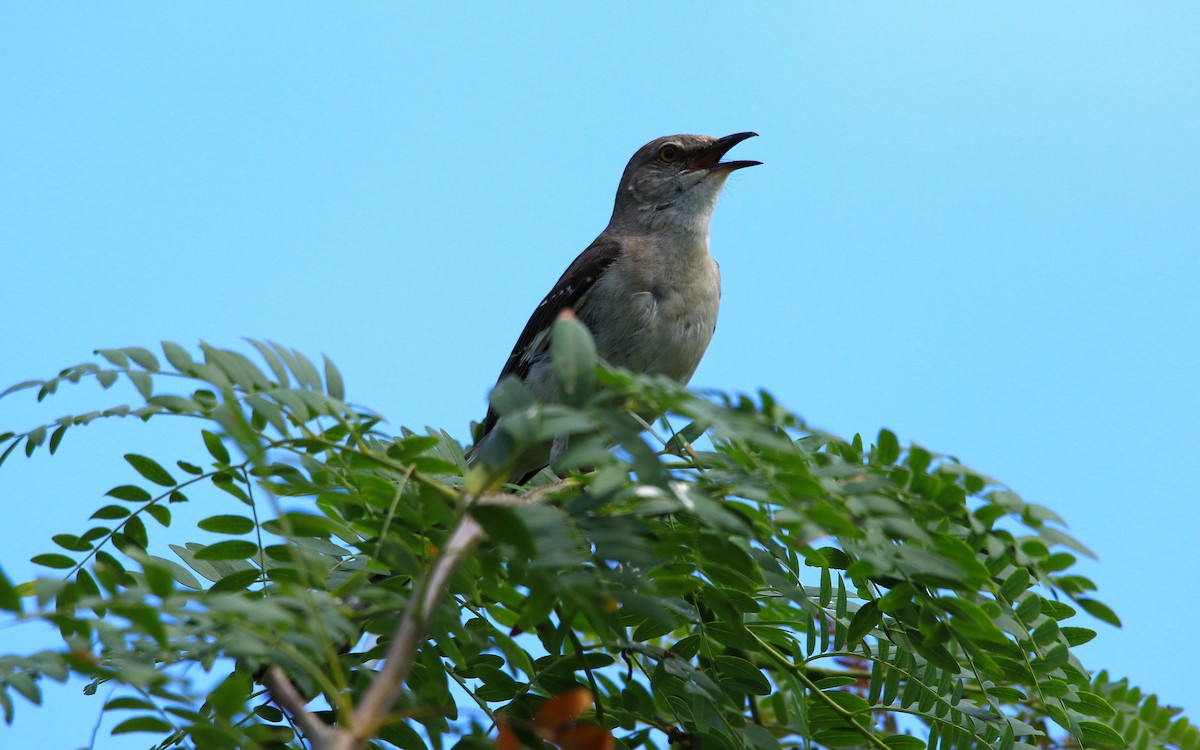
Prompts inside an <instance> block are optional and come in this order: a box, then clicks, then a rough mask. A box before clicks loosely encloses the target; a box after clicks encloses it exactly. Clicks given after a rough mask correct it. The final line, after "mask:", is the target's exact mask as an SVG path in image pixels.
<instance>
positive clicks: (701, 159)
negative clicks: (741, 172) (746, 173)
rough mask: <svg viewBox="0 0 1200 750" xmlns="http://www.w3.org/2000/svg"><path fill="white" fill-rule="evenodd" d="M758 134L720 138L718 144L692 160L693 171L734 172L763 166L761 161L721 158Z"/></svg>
mask: <svg viewBox="0 0 1200 750" xmlns="http://www.w3.org/2000/svg"><path fill="white" fill-rule="evenodd" d="M756 135H758V133H734V134H733V135H727V136H725V137H724V138H718V139H717V142H716V143H714V144H713V145H711V146H709V147H708V148H706V149H705V150H704V151H702V152H700V154H699V155H698V156H696V157H695V158H694V159H693V160H692V164H691V168H692V169H708V170H717V169H722V170H728V171H730V172H732V171H733V170H735V169H741V168H742V167H753V166H755V165H758V164H762V162H761V161H721V157H722V156H724V155H725V154H726V153H728V152H729V149H731V148H733V147H734V146H736V145H738V144H739V143H741V142H742V141H744V140H746V139H747V138H753V137H754V136H756Z"/></svg>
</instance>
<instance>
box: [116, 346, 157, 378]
mask: <svg viewBox="0 0 1200 750" xmlns="http://www.w3.org/2000/svg"><path fill="white" fill-rule="evenodd" d="M124 351H125V353H126V354H128V355H129V358H130V359H132V360H133V361H134V362H135V363H137V365H138V366H139V367H141V368H142V369H143V370H146V371H148V372H158V369H159V368H158V360H157V359H155V358H154V355H153V354H151V353H150V350H149V349H143V348H142V347H140V346H127V347H125V350H124Z"/></svg>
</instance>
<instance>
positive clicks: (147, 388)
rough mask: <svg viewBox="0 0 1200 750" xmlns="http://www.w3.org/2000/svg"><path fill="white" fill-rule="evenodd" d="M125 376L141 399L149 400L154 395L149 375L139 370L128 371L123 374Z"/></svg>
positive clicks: (152, 383) (152, 381)
mask: <svg viewBox="0 0 1200 750" xmlns="http://www.w3.org/2000/svg"><path fill="white" fill-rule="evenodd" d="M125 375H126V376H127V377H128V378H129V381H130V382H131V383H133V387H134V388H136V389H137V392H138V393H139V394H141V396H142V398H150V397H151V396H152V395H154V380H153V378H151V377H150V374H149V373H146V372H142V371H141V370H128V371H126V372H125Z"/></svg>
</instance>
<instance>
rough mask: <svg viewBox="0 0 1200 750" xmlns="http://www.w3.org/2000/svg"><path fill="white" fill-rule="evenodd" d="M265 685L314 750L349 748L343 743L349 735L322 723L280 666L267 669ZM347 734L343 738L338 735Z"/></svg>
mask: <svg viewBox="0 0 1200 750" xmlns="http://www.w3.org/2000/svg"><path fill="white" fill-rule="evenodd" d="M262 682H263V685H266V687H267V690H269V691H271V699H272V700H274V701H275V702H276V703H277V704H279V707H280V708H282V709H283V710H284V711H287V712H288V714H289V715H290V716H291V717H292V721H294V722H295V723H296V724H297V725H298V726H299V727H300V730H301V731H302V732H304V736H305V737H306V738H307V739H308V740H309V741H310V742H312V746H313V750H339V749H340V748H349V747H351V746H350V745H347V744H345V743H344V742H343V739H349V734H348V733H346V732H343V731H342V730H339V729H337V728H335V727H331V726H329V725H328V724H326V723H325V722H323V721H321V720H320V719H318V718H317V717H316V715H315V714H313V713H312V712H311V711H309V710H308V701H307V700H305V698H304V696H303V695H301V694H300V691H299V690H297V689H296V686H295V685H293V684H292V681H291V680H290V679H288V676H287V675H286V674H284V671H283V670H282V669H280V668H279V667H278V666H276V665H274V664H272V665H271V666H269V667H267V671H266V674H264V675H263V678H262ZM342 734H345V735H346V737H345V738H342V737H339V736H338V735H342Z"/></svg>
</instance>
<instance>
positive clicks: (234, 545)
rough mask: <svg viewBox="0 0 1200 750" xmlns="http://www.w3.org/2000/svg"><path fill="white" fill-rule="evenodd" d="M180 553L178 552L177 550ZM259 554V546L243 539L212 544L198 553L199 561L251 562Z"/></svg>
mask: <svg viewBox="0 0 1200 750" xmlns="http://www.w3.org/2000/svg"><path fill="white" fill-rule="evenodd" d="M177 551H178V550H177ZM257 554H258V545H257V544H255V543H254V542H248V541H245V540H241V539H230V540H229V541H225V542H217V543H216V544H210V545H209V546H207V547H205V548H204V549H202V550H199V551H197V552H196V559H197V560H210V561H211V560H249V559H250V558H252V557H254V556H255V555H257ZM197 572H199V571H197Z"/></svg>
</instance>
